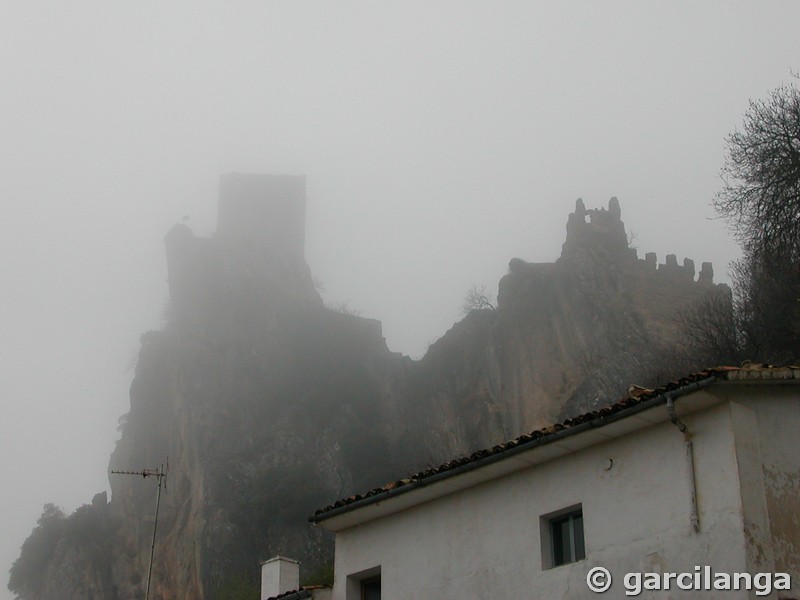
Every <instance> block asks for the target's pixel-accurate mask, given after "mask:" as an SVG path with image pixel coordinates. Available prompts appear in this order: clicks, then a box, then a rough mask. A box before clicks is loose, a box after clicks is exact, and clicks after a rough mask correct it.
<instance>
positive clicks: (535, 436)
mask: <svg viewBox="0 0 800 600" xmlns="http://www.w3.org/2000/svg"><path fill="white" fill-rule="evenodd" d="M765 379H771V380H776V381H777V380H787V379H800V367H796V366H791V367H775V366H771V365H761V364H746V365H743V366H741V367H726V366H722V367H714V368H711V369H705V370H703V371H699V372H697V373H692V374H690V375H687V376H685V377H681V378H679V379H676V380H674V381H670V382H668V383H666V384H664V385H662V386H661V387H658V388H656V389H653V390H650V389H646V388H642V387H639V386H631V388H632V389H631V388H629V390H628V391H629V395H628V396H626V397H624V398H622V399H620V400H619V401H618V402H615V403H614V404H611V405H609V406H604V407H601V408H599V409H597V410H593V411H591V412H588V413H584V414H582V415H578V416H576V417H573V418H571V419H567V420H565V421H564V422H562V423H554V424H552V425H548V426H547V427H543V428H542V429H537V430H536V431H532V432H531V433H527V434H524V435H521V436H519V437H517V438H515V439H513V440H510V441H508V442H505V443H503V444H498V445H496V446H493V447H492V448H487V449H483V450H478V451H477V452H474V453H472V454H470V455H469V456H462V457H459V458H455V459H453V460H451V461H449V462H446V463H444V464H442V465H439V466H438V467H432V468H429V469H425V470H424V471H420V472H419V473H416V474H414V475H411V476H410V477H406V478H405V479H398V480H397V481H393V482H390V483H388V484H386V485H384V486H383V487H379V488H375V489H373V490H370V491H368V492H365V493H363V494H355V495H353V496H348V497H346V498H342V499H340V500H337V501H336V502H334V503H333V504H330V505H328V506H326V507H325V508H322V509H319V510H317V511H316V512H315V513H314V515H313V516H311V517H309V521H311V522H313V523H315V522H318V521H323V520H325V519H326V518H327V516H328V513H331V512H332V511H334V510H336V509H340V508H344V507H347V506H350V505H352V504H355V503H356V502H360V501H362V500H367V499H370V498H375V500H376V501H377V500H378V498H376V497H377V496H381V495H384V494H387V493H388V492H390V491H393V490H398V489H399V488H402V487H406V486H412V485H414V484H419V483H420V482H423V483H424V482H425V480H426V479H428V478H430V477H433V476H434V475H440V474H443V473H446V472H448V471H454V470H455V469H458V468H459V467H462V466H464V465H468V464H471V463H475V462H479V461H481V460H484V459H486V458H488V457H491V456H497V455H501V454H504V453H506V452H509V451H510V450H512V449H514V448H516V447H517V446H520V445H525V444H531V443H532V442H540V443H541V442H546V441H548V440H547V438H550V437H554V436H556V435H557V434H559V433H560V432H563V431H567V430H569V429H572V428H574V427H576V426H578V425H581V424H584V423H594V422H596V423H597V425H602V424H603V421H604V420H605V419H608V418H609V417H613V416H615V415H617V414H618V413H620V412H622V411H625V410H628V409H632V408H634V407H636V406H639V405H643V404H646V403H648V402H649V401H652V400H656V399H658V398H659V397H663V396H664V394H667V393H670V392H675V391H680V390H684V391H683V393H689V391H691V390H685V388H687V386H691V385H692V384H696V383H699V382H709V383H711V382H713V381H752V380H765ZM354 508H355V507H354ZM336 512H337V513H338V512H341V511H336Z"/></svg>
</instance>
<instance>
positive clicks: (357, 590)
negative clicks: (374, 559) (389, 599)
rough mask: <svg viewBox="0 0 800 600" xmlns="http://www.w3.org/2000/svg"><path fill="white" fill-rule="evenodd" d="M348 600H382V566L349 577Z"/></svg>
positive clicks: (346, 596)
mask: <svg viewBox="0 0 800 600" xmlns="http://www.w3.org/2000/svg"><path fill="white" fill-rule="evenodd" d="M346 585H347V590H346V591H345V598H346V599H347V600H381V567H380V565H378V566H375V567H370V568H369V569H364V570H363V571H359V572H357V573H353V574H351V575H348V576H347V584H346Z"/></svg>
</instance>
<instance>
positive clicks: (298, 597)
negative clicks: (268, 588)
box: [267, 588, 311, 600]
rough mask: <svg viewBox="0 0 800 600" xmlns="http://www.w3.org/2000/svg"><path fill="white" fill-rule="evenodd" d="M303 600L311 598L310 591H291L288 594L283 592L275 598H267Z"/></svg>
mask: <svg viewBox="0 0 800 600" xmlns="http://www.w3.org/2000/svg"><path fill="white" fill-rule="evenodd" d="M303 598H311V591H310V590H307V589H305V588H303V589H300V590H292V591H290V592H283V593H282V594H278V595H277V596H271V597H270V598H267V600H302V599H303Z"/></svg>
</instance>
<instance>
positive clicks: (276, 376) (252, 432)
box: [12, 175, 729, 600]
mask: <svg viewBox="0 0 800 600" xmlns="http://www.w3.org/2000/svg"><path fill="white" fill-rule="evenodd" d="M221 189H222V198H221V203H220V231H219V232H218V233H217V234H216V235H215V236H213V237H211V238H198V237H196V236H194V234H193V233H192V232H191V231H190V230H189V229H188V228H187V227H185V226H183V225H178V226H176V227H174V228H173V229H172V230H171V231H170V232H169V233H168V234H167V237H166V240H165V243H166V248H167V262H168V268H169V288H170V298H171V300H170V314H169V323H168V325H167V326H166V327H165V328H164V330H163V331H158V332H149V333H146V334H145V335H144V336H142V347H141V351H140V354H139V360H138V364H137V368H136V373H135V377H134V380H133V383H132V385H131V410H130V413H129V414H128V416H127V421H126V423H125V425H124V427H123V431H122V437H121V439H120V441H119V442H118V444H117V447H116V449H115V451H114V453H113V455H112V457H111V462H110V466H111V468H112V469H122V470H130V469H141V468H145V467H148V468H152V467H155V466H158V465H161V464H164V465H165V466H166V461H167V459H168V460H169V476H168V480H167V482H168V483H167V491H166V492H165V493H164V494H163V495H162V498H161V506H160V514H159V520H158V535H157V539H156V552H157V560H156V561H155V564H154V570H153V578H152V582H153V583H152V589H151V597H152V598H158V599H170V600H173V599H174V600H211V599H214V598H216V597H220V598H224V597H233V596H231V595H230V594H231V593H232V592H231V590H233V589H241V588H236V586H237V585H245V587H246V586H254V585H256V584H255V582H256V581H257V570H258V561H259V559H265V558H268V557H270V556H273V555H276V554H278V553H280V554H284V555H290V556H293V557H296V558H298V559H300V560H301V562H302V564H303V573H301V575H302V578H304V579H306V578H310V577H313V573H314V571H315V570H316V569H318V568H319V567H322V566H323V565H325V564H327V563H330V561H331V558H332V540H331V539H330V538H329V537H327V536H326V535H325V534H324V533H323V532H321V531H320V530H317V529H315V528H312V527H310V526H308V524H307V522H306V517H307V516H308V515H310V514H312V513H313V511H314V510H315V509H317V508H320V507H322V506H325V505H327V504H329V503H331V502H332V501H334V500H336V499H337V498H340V497H343V496H346V495H350V494H353V493H361V492H364V491H366V490H368V489H371V488H373V487H376V486H379V485H382V484H384V483H386V482H387V481H389V480H392V479H397V478H400V477H403V476H405V475H407V474H409V473H411V472H414V471H416V470H420V469H422V468H425V467H426V466H429V465H432V464H438V463H441V462H443V461H445V460H448V459H450V458H452V457H453V456H455V455H458V454H461V453H467V452H471V451H474V450H476V449H478V448H481V447H484V446H488V445H492V444H495V443H497V442H499V441H503V440H506V439H509V438H511V437H515V436H517V435H520V434H522V433H524V432H526V431H530V430H532V429H534V428H537V427H540V426H542V425H544V424H546V423H549V422H552V421H555V420H559V419H561V418H563V417H565V416H567V415H569V414H574V413H577V412H582V411H585V410H588V409H590V408H592V407H594V406H596V405H598V404H600V403H604V402H608V401H610V400H613V399H615V398H616V397H618V396H619V395H621V394H622V393H623V392H624V391H625V390H626V388H627V386H628V385H629V384H630V383H633V382H635V383H641V384H647V383H648V382H649V379H650V378H652V377H657V376H659V377H663V376H664V374H663V373H659V369H660V368H661V365H662V364H663V360H662V358H663V356H664V352H668V351H669V349H670V348H673V347H674V346H675V345H676V344H678V343H680V340H679V339H677V330H676V328H675V323H674V311H675V310H676V308H677V307H680V306H685V305H686V304H687V303H688V302H691V301H692V300H693V299H696V298H699V297H700V296H702V295H703V294H706V293H722V294H725V293H728V294H729V291H727V288H725V286H715V285H714V284H713V282H712V279H713V274H712V271H711V267H710V265H705V264H704V265H703V269H702V270H701V273H700V276H699V278H698V280H695V273H694V265H693V263H691V261H684V264H683V265H678V263H677V261H676V260H675V259H674V257H672V258H668V259H667V262H666V263H665V264H664V265H658V264H657V261H656V259H655V256H654V255H647V256H646V257H645V258H644V259H639V258H638V257H637V255H636V252H635V251H634V250H632V249H630V248H629V247H628V244H627V240H626V236H625V227H624V225H623V223H622V221H621V215H620V209H619V204H618V202H617V201H616V199H612V200H611V202H610V203H609V206H608V208H607V209H599V210H587V209H586V208H585V206H584V204H583V202H582V201H580V200H579V201H578V202H577V203H576V209H575V212H574V213H572V214H571V215H570V216H569V219H568V223H567V239H566V242H565V243H564V247H563V251H562V255H561V258H560V259H559V260H558V261H556V262H555V263H548V264H535V263H527V262H525V261H523V260H521V259H513V260H512V261H511V263H510V265H509V273H508V274H507V275H506V276H504V277H503V279H502V280H501V281H500V284H499V294H498V307H497V308H496V310H478V311H473V312H471V313H470V314H468V315H467V316H466V317H465V318H464V319H463V320H462V321H461V322H459V323H456V324H455V325H454V326H453V327H452V329H450V330H449V331H448V332H447V333H446V334H445V335H444V336H443V337H442V338H441V339H439V340H438V341H437V342H436V343H434V344H433V345H432V346H431V347H430V349H429V351H428V353H427V354H426V356H425V357H424V358H423V359H422V360H420V361H417V362H415V361H412V360H410V359H409V358H407V357H404V356H401V355H399V354H397V353H393V352H391V351H389V349H388V348H387V347H386V343H385V341H384V339H383V336H382V333H381V324H380V322H378V321H374V320H370V319H364V318H361V317H357V316H352V315H347V314H340V313H338V312H335V311H332V310H329V309H327V308H325V307H324V306H323V303H322V300H321V299H320V297H319V295H318V294H317V292H316V290H315V288H314V285H313V282H312V279H311V275H310V273H309V269H308V266H307V265H306V263H305V260H304V258H303V236H304V227H303V216H304V210H305V209H304V182H303V181H302V180H300V179H297V178H273V177H269V176H242V175H230V176H227V177H226V178H224V179H223V185H222V186H221ZM298 203H299V204H301V205H302V206H298V205H297V204H298ZM281 223H283V224H284V225H285V226H281ZM111 485H112V497H111V501H110V502H108V503H106V502H105V499H104V498H102V497H96V498H95V500H94V501H93V503H92V505H91V506H86V507H83V508H82V509H79V510H82V511H84V513H85V515H84V516H83V517H82V518H84V519H86V515H90V516H91V518H92V519H94V521H92V522H93V523H95V525H94V529H93V530H92V531H95V532H97V531H100V532H102V536H101V538H102V540H104V541H103V544H105V545H104V546H103V548H105V549H106V550H105V551H103V552H97V551H89V550H87V549H91V548H95V546H96V544H95V545H92V544H88V545H87V544H82V543H79V542H76V541H75V539H77V538H75V537H74V536H73V537H69V536H65V535H62V534H61V532H60V530H59V531H58V532H56V533H57V535H55V534H54V535H55V538H56V539H58V540H59V541H58V544H57V546H56V547H55V550H54V551H53V552H52V554H51V555H48V556H47V557H45V559H43V560H42V561H41V563H42V567H41V573H40V581H39V580H37V581H31V578H30V577H29V578H28V579H25V578H24V577H23V580H24V581H25V582H26V586H25V587H24V589H22V588H21V591H22V593H20V592H19V591H18V593H19V595H20V597H21V598H22V599H23V600H50V599H55V598H59V599H62V598H98V599H99V598H105V599H112V600H133V599H134V598H135V599H137V600H138V599H139V598H141V597H143V592H144V586H145V584H146V574H147V565H148V560H149V556H150V544H151V536H152V531H153V514H154V508H155V497H156V487H155V482H154V481H152V480H150V479H142V478H136V477H125V476H111ZM74 517H75V515H73V516H71V517H69V518H67V519H66V522H68V523H72V522H73V519H74ZM75 522H77V521H75ZM87 523H88V521H87ZM81 527H83V526H82V525H74V526H73V529H74V530H76V531H83V529H81ZM87 527H88V525H87ZM34 533H36V532H34ZM37 535H38V534H37ZM32 537H33V536H32ZM78 537H79V536H78ZM95 549H96V548H95ZM22 558H25V551H24V549H23V556H22V557H21V559H22ZM12 578H13V575H12ZM19 579H20V578H19V577H17V579H16V580H15V581H19ZM242 582H244V583H242ZM247 589H250V588H247ZM59 590H60V593H57V591H59ZM226 594H227V595H226Z"/></svg>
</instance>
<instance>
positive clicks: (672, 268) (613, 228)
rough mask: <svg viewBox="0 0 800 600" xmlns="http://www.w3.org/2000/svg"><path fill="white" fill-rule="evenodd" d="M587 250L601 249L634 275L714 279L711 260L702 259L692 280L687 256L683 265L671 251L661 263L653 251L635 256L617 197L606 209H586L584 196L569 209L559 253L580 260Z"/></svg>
mask: <svg viewBox="0 0 800 600" xmlns="http://www.w3.org/2000/svg"><path fill="white" fill-rule="evenodd" d="M586 252H592V253H595V254H597V252H601V253H602V255H603V256H604V257H605V258H606V259H607V260H608V261H613V262H615V263H618V264H620V265H622V266H625V267H626V268H628V269H629V270H631V271H633V272H634V273H636V274H637V275H643V276H652V277H654V278H657V279H659V280H663V281H674V282H695V281H696V282H697V283H703V284H713V283H714V269H713V267H712V265H711V263H710V262H704V263H703V265H702V267H701V269H700V273H699V275H698V277H697V279H696V280H695V266H694V261H693V260H691V259H689V258H685V259H684V260H683V264H682V265H679V264H678V259H677V257H676V256H675V255H674V254H668V255H667V257H666V263H663V264H658V260H657V258H656V254H655V252H648V253H647V254H645V257H644V258H643V259H641V258H638V255H637V252H636V250H635V249H634V248H631V247H630V246H629V245H628V238H627V235H626V233H625V224H624V223H623V222H622V211H621V209H620V206H619V200H617V198H616V197H612V198H611V199H610V200H609V201H608V208H607V209H606V208H594V209H587V208H586V205H585V204H584V202H583V199H581V198H578V199H577V200H576V201H575V212H573V213H570V215H569V218H568V219H567V239H566V241H565V242H564V246H563V249H562V253H561V256H562V258H564V257H566V258H567V260H573V261H575V260H578V261H581V260H583V259H584V258H585V253H586Z"/></svg>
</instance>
